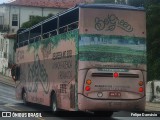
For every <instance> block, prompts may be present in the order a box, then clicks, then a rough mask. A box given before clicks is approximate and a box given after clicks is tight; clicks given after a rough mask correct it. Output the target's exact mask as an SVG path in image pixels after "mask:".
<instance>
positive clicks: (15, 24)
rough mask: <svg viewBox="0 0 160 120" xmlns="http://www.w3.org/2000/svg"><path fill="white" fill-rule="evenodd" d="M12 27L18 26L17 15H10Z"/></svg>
mask: <svg viewBox="0 0 160 120" xmlns="http://www.w3.org/2000/svg"><path fill="white" fill-rule="evenodd" d="M12 26H18V15H17V14H13V15H12Z"/></svg>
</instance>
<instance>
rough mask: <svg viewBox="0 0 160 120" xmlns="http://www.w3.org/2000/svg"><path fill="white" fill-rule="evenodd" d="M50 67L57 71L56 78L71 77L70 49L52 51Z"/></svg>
mask: <svg viewBox="0 0 160 120" xmlns="http://www.w3.org/2000/svg"><path fill="white" fill-rule="evenodd" d="M52 60H53V65H52V68H53V69H55V70H57V71H58V79H61V80H62V79H71V78H72V76H73V75H72V67H73V65H72V62H73V60H72V50H66V51H61V52H55V53H53V57H52Z"/></svg>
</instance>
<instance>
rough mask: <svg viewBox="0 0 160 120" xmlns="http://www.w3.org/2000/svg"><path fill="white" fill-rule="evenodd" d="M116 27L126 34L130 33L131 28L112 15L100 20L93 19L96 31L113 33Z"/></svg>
mask: <svg viewBox="0 0 160 120" xmlns="http://www.w3.org/2000/svg"><path fill="white" fill-rule="evenodd" d="M116 27H119V28H121V29H122V30H124V31H126V32H132V31H133V27H132V26H131V25H130V24H129V23H128V22H126V21H125V20H122V19H119V18H118V17H117V16H116V15H114V14H111V15H110V14H108V16H107V17H106V18H104V19H101V18H99V17H96V18H95V29H96V30H98V31H101V30H104V29H105V30H106V31H113V30H115V29H116Z"/></svg>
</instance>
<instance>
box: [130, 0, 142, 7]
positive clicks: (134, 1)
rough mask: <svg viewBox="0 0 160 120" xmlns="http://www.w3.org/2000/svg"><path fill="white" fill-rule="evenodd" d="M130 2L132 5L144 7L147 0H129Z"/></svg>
mask: <svg viewBox="0 0 160 120" xmlns="http://www.w3.org/2000/svg"><path fill="white" fill-rule="evenodd" d="M128 4H129V5H131V6H136V7H142V6H144V4H145V0H128Z"/></svg>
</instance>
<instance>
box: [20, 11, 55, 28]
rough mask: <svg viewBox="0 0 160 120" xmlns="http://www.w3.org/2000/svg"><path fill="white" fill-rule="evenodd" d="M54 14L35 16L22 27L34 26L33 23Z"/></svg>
mask: <svg viewBox="0 0 160 120" xmlns="http://www.w3.org/2000/svg"><path fill="white" fill-rule="evenodd" d="M51 16H53V15H52V14H49V15H48V16H47V17H41V16H33V17H32V19H31V20H30V21H27V22H25V23H23V24H22V27H21V28H29V27H32V26H33V25H35V24H37V23H39V22H41V21H43V20H45V19H47V18H49V17H51Z"/></svg>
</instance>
